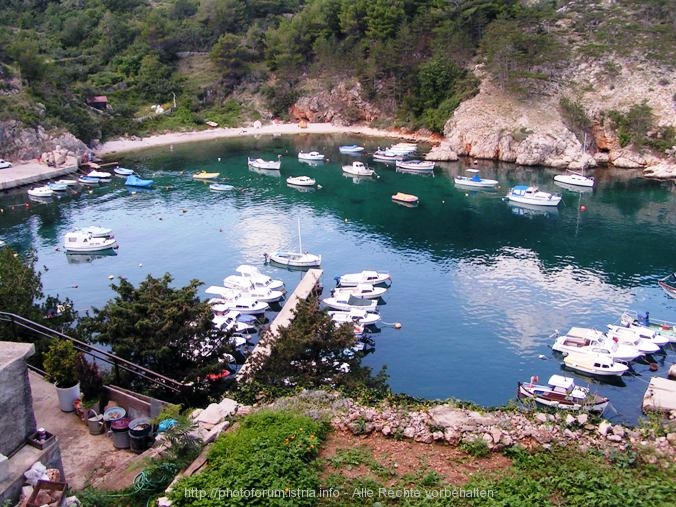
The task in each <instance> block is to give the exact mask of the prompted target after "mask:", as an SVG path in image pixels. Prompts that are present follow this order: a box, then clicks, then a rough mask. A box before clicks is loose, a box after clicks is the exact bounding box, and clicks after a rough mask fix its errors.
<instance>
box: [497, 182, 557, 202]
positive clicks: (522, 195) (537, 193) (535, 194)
mask: <svg viewBox="0 0 676 507" xmlns="http://www.w3.org/2000/svg"><path fill="white" fill-rule="evenodd" d="M506 197H507V199H509V200H510V201H513V202H517V203H520V204H533V205H536V206H558V205H559V203H560V202H561V195H560V194H550V193H549V192H542V191H541V190H540V189H538V188H537V187H529V186H526V185H517V186H515V187H512V188H511V190H510V191H509V193H508V194H507V196H506Z"/></svg>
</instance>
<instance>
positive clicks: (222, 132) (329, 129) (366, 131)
mask: <svg viewBox="0 0 676 507" xmlns="http://www.w3.org/2000/svg"><path fill="white" fill-rule="evenodd" d="M293 134H355V135H361V136H368V137H392V138H397V139H406V140H412V141H419V142H429V143H438V142H439V140H440V138H439V137H437V136H432V135H429V136H425V135H420V134H415V133H406V132H402V131H399V130H380V129H374V128H371V127H365V126H349V127H341V126H338V125H332V124H330V123H308V124H307V126H303V127H300V126H299V124H297V123H272V124H269V125H262V126H261V127H259V128H255V127H235V128H212V129H209V130H199V131H194V132H173V133H168V134H159V135H154V136H150V137H145V138H137V137H134V138H122V139H116V140H113V141H107V142H105V143H103V144H102V145H100V146H98V147H97V148H96V149H94V150H93V151H94V153H95V154H96V155H97V156H99V157H104V156H110V155H113V154H117V153H124V152H129V151H134V150H138V149H143V148H152V147H154V146H167V145H172V144H180V143H189V142H194V141H209V140H212V139H221V138H225V137H238V136H263V135H293Z"/></svg>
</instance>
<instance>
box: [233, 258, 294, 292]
mask: <svg viewBox="0 0 676 507" xmlns="http://www.w3.org/2000/svg"><path fill="white" fill-rule="evenodd" d="M235 271H236V272H237V273H239V276H240V278H244V279H246V280H247V281H250V282H251V283H253V284H254V286H255V287H258V288H261V289H271V290H284V282H283V281H281V280H274V279H273V278H271V277H269V276H268V275H266V274H264V273H261V272H260V271H259V270H258V268H257V267H256V266H251V265H249V264H241V265H239V266H237V268H236V269H235ZM223 285H225V286H228V284H227V283H225V281H224V283H223Z"/></svg>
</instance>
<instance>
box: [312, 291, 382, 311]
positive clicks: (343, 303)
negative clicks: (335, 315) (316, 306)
mask: <svg viewBox="0 0 676 507" xmlns="http://www.w3.org/2000/svg"><path fill="white" fill-rule="evenodd" d="M322 303H324V304H325V305H326V306H328V307H329V308H333V309H335V310H344V311H350V310H366V311H368V312H376V311H377V309H378V302H377V301H376V300H375V299H361V298H358V297H356V296H353V295H351V294H339V295H337V296H333V297H330V298H326V299H322Z"/></svg>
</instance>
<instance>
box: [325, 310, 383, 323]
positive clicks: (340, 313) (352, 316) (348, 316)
mask: <svg viewBox="0 0 676 507" xmlns="http://www.w3.org/2000/svg"><path fill="white" fill-rule="evenodd" d="M328 314H329V316H330V317H331V320H333V321H334V322H337V323H338V324H343V323H345V322H355V323H357V324H361V325H362V326H372V325H374V324H377V323H378V322H379V321H380V314H378V313H373V312H367V311H366V310H347V311H344V310H332V311H330V312H328Z"/></svg>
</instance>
